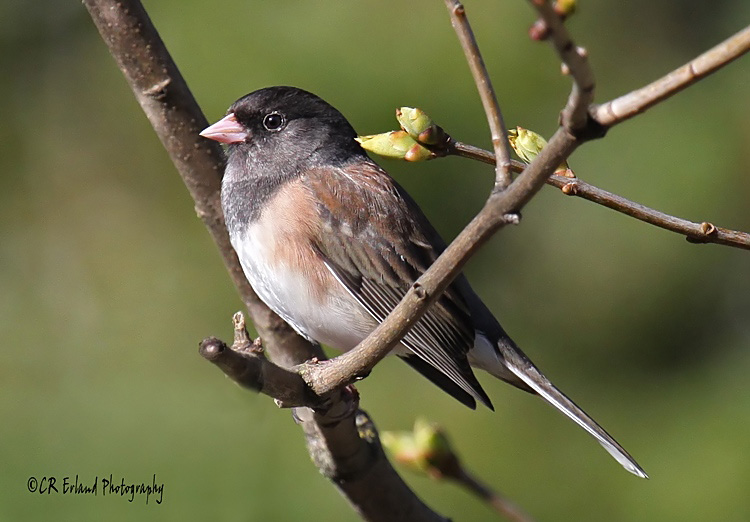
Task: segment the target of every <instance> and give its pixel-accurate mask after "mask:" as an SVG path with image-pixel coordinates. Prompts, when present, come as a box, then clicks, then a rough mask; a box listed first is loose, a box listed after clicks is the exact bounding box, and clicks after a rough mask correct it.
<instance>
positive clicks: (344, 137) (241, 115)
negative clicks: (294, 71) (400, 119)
mask: <svg viewBox="0 0 750 522" xmlns="http://www.w3.org/2000/svg"><path fill="white" fill-rule="evenodd" d="M201 135H203V136H205V137H207V138H212V139H215V140H217V141H221V142H223V143H227V144H229V150H228V153H229V162H230V164H231V163H235V162H238V161H239V162H241V163H244V166H245V169H243V171H245V172H252V175H255V176H262V175H263V174H264V172H267V171H269V170H272V171H273V172H274V173H275V174H281V173H284V174H287V175H291V174H293V173H296V172H303V171H304V170H306V169H309V168H314V167H320V166H327V165H330V166H342V165H345V164H347V163H350V162H351V161H353V160H357V159H360V160H361V159H362V157H364V156H365V153H364V151H363V150H362V148H361V147H360V146H359V144H358V143H357V142H356V141H355V140H354V138H355V137H356V133H355V132H354V129H353V128H352V126H351V125H350V124H349V122H348V121H347V120H346V118H344V116H343V115H342V114H341V113H340V112H339V111H337V110H336V109H335V108H333V107H332V106H331V105H329V104H328V103H326V102H325V101H323V100H322V99H320V98H318V97H317V96H315V95H314V94H312V93H309V92H307V91H304V90H302V89H297V88H296V87H267V88H265V89H260V90H258V91H255V92H252V93H250V94H248V95H246V96H243V97H242V98H240V99H239V100H237V101H236V102H234V103H233V104H232V106H231V107H230V108H229V110H228V111H227V116H226V117H225V118H224V119H223V120H221V121H219V122H217V123H215V124H214V125H212V126H211V127H208V128H207V129H205V130H204V131H203V132H202V133H201Z"/></svg>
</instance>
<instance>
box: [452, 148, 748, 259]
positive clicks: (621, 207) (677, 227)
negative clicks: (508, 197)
mask: <svg viewBox="0 0 750 522" xmlns="http://www.w3.org/2000/svg"><path fill="white" fill-rule="evenodd" d="M446 152H447V154H453V155H456V156H461V157H464V158H469V159H473V160H476V161H481V162H483V163H487V164H489V165H494V164H495V158H494V156H493V155H492V153H491V152H490V151H488V150H484V149H480V148H479V147H474V146H473V145H467V144H465V143H461V142H458V141H454V140H451V141H450V146H449V147H448V149H447V151H446ZM525 166H526V164H525V163H521V162H520V161H516V160H513V162H512V168H513V171H514V172H522V171H523V169H524V168H525ZM547 184H548V185H552V186H553V187H557V188H559V189H561V191H562V193H563V194H565V195H567V196H578V197H579V198H582V199H585V200H587V201H591V202H593V203H597V204H599V205H602V206H605V207H607V208H609V209H612V210H614V211H616V212H620V213H622V214H625V215H627V216H630V217H633V218H635V219H638V220H640V221H643V222H645V223H649V224H651V225H654V226H657V227H659V228H663V229H665V230H669V231H671V232H677V233H678V234H682V235H684V236H686V239H687V240H688V241H690V242H691V243H716V244H718V245H726V246H731V247H736V248H742V249H745V250H750V234H748V233H747V232H742V231H739V230H730V229H727V228H721V227H717V226H715V225H713V224H712V223H708V222H705V221H704V222H701V223H697V222H694V221H688V220H687V219H682V218H678V217H675V216H670V215H669V214H665V213H664V212H660V211H658V210H655V209H653V208H649V207H647V206H645V205H641V204H640V203H636V202H634V201H630V200H629V199H626V198H623V197H622V196H618V195H617V194H613V193H611V192H607V191H606V190H603V189H600V188H598V187H596V186H594V185H592V184H590V183H586V182H585V181H583V180H582V179H580V178H566V177H564V176H556V175H553V176H550V178H549V179H548V180H547Z"/></svg>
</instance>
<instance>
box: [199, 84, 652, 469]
mask: <svg viewBox="0 0 750 522" xmlns="http://www.w3.org/2000/svg"><path fill="white" fill-rule="evenodd" d="M201 135H202V136H204V137H206V138H210V139H213V140H216V141H219V142H222V143H227V144H228V157H227V168H226V172H225V173H224V180H223V182H222V193H221V201H222V206H223V209H224V215H225V217H226V222H227V228H228V230H229V236H230V238H231V241H232V245H233V246H234V249H235V250H236V251H237V255H238V256H239V259H240V262H241V264H242V268H243V269H244V271H245V275H246V276H247V279H248V281H250V284H251V285H252V287H253V289H254V290H255V292H256V293H257V294H258V296H259V297H260V298H261V299H262V300H263V301H264V302H265V303H266V304H267V305H268V306H269V307H270V308H271V309H272V310H273V311H275V312H276V313H277V314H279V315H280V316H281V317H282V318H283V319H284V320H285V321H286V322H288V323H289V324H290V325H291V326H292V327H294V329H295V330H296V331H297V332H299V333H300V335H302V336H303V337H305V338H307V339H309V340H310V341H312V342H319V343H323V344H326V345H329V346H331V347H333V348H336V349H339V350H349V349H351V348H353V347H354V346H356V345H357V344H358V343H359V342H360V341H362V340H363V339H364V338H365V337H366V336H367V334H368V333H369V332H370V331H372V329H373V328H374V327H375V325H377V324H378V323H379V322H380V321H383V319H384V318H385V317H386V316H387V315H388V313H389V312H390V311H391V310H392V309H393V308H394V307H395V306H396V304H397V303H398V302H399V301H400V300H401V298H402V297H403V295H404V293H405V292H406V291H407V290H408V288H409V287H410V285H411V284H412V283H413V282H414V281H415V280H416V279H417V278H418V277H419V276H420V275H421V274H422V273H423V272H424V271H425V270H427V268H428V267H429V266H430V264H431V263H432V262H433V261H434V260H435V259H436V258H437V256H438V255H439V254H440V252H442V251H443V249H444V248H445V243H444V242H443V240H442V239H441V238H440V236H439V235H438V233H437V232H436V231H435V229H434V228H433V227H432V225H430V223H429V221H427V218H426V217H425V216H424V214H423V213H422V211H421V210H420V208H419V207H418V206H417V204H416V203H415V202H414V200H412V198H411V197H410V196H409V195H408V194H407V193H406V192H405V191H404V190H403V189H402V188H401V187H400V186H399V185H398V184H397V183H396V182H395V181H394V180H393V179H392V178H391V177H390V176H389V175H388V174H387V173H386V172H385V171H384V170H383V169H381V168H380V167H379V166H378V165H377V164H375V163H374V162H373V161H372V160H371V159H370V158H369V157H368V156H367V154H366V153H365V151H364V150H363V149H362V148H361V147H360V146H359V144H358V143H357V142H356V141H355V139H354V138H355V137H356V133H355V132H354V129H353V128H352V126H351V125H350V124H349V122H348V121H347V120H346V118H344V116H343V115H341V113H340V112H339V111H337V110H336V109H334V108H333V107H332V106H330V105H329V104H328V103H326V102H325V101H323V100H321V99H320V98H318V97H317V96H315V95H314V94H311V93H309V92H306V91H303V90H301V89H297V88H294V87H269V88H266V89H261V90H258V91H255V92H253V93H251V94H248V95H247V96H244V97H243V98H240V99H239V100H237V101H236V102H235V103H234V104H233V105H232V106H231V107H230V108H229V111H228V113H227V115H226V116H225V117H224V118H223V119H222V120H220V121H218V122H217V123H215V124H213V125H211V126H210V127H208V128H207V129H205V130H204V131H203V132H201ZM393 352H394V353H395V354H396V355H398V356H399V357H401V358H402V359H403V360H405V361H406V362H407V363H409V364H410V365H411V366H412V367H414V368H415V369H416V370H418V371H419V372H421V373H422V374H423V375H425V376H426V377H427V378H428V379H430V380H431V381H432V382H434V383H435V384H437V385H438V386H439V387H441V388H442V389H443V390H445V391H446V392H448V393H449V394H451V395H452V396H453V397H455V398H456V399H458V400H459V401H461V402H462V403H464V404H466V405H467V406H469V407H471V408H474V407H475V406H476V400H479V401H480V402H482V403H484V404H486V405H487V406H488V407H490V408H491V407H492V406H491V403H490V400H489V398H488V397H487V394H486V393H485V392H484V390H483V389H482V387H481V386H480V384H479V382H478V381H477V379H476V377H474V374H473V373H472V370H471V367H470V365H471V366H474V367H477V368H481V369H483V370H486V371H487V372H489V373H490V374H492V375H494V376H496V377H498V378H500V379H502V380H504V381H506V382H508V383H510V384H512V385H514V386H517V387H518V388H521V389H522V390H526V391H528V392H532V393H537V394H539V395H540V396H541V397H543V398H544V399H545V400H547V401H548V402H549V403H550V404H552V405H553V406H555V407H556V408H557V409H559V410H560V411H562V412H563V413H564V414H565V415H567V416H568V417H570V418H571V419H572V420H573V421H575V422H576V423H577V424H578V425H579V426H581V427H582V428H583V429H585V430H586V431H587V432H589V433H590V434H591V435H592V436H593V437H594V438H596V440H598V441H599V443H600V444H601V445H602V446H604V448H605V449H606V450H607V451H608V452H609V453H610V454H611V455H612V456H613V457H614V458H615V459H616V460H617V461H618V462H619V463H620V464H622V465H623V466H624V467H625V469H627V470H628V471H630V472H631V473H633V474H635V475H638V476H639V477H646V473H645V472H644V471H643V469H641V467H640V466H639V465H638V464H637V463H636V462H635V460H633V458H632V457H631V456H630V455H628V453H627V452H626V451H625V450H624V449H623V448H622V447H621V446H620V445H619V444H618V443H617V442H616V441H615V440H614V439H613V438H612V437H610V436H609V434H607V432H605V431H604V429H602V428H601V427H600V426H599V425H598V424H597V423H596V422H594V420H593V419H591V418H590V417H589V416H588V415H587V414H586V413H585V412H583V410H581V409H580V408H579V407H578V406H576V405H575V404H574V403H573V401H571V400H570V399H568V398H567V397H566V396H565V395H564V394H563V393H562V392H561V391H560V390H558V389H557V388H556V387H555V386H553V385H552V383H551V382H550V381H549V380H547V378H546V377H545V376H544V375H543V374H542V373H541V372H540V371H539V370H538V369H537V368H536V366H534V364H533V363H532V362H531V361H530V360H529V358H528V357H526V355H525V354H524V353H523V352H522V351H521V350H520V349H519V348H518V347H517V346H516V344H515V343H514V342H513V341H512V340H511V339H510V337H508V335H507V334H506V333H505V331H504V330H503V329H502V327H501V326H500V324H499V323H498V322H497V320H496V319H495V318H494V317H493V315H492V313H491V312H490V311H489V310H488V309H487V307H486V306H485V305H484V304H483V303H482V301H481V300H480V299H479V297H477V295H476V294H475V293H474V292H473V290H472V289H471V287H470V286H469V284H468V282H467V281H466V279H465V278H464V277H463V276H460V277H459V278H457V279H456V281H455V282H454V283H453V284H452V285H451V286H450V287H449V288H448V290H446V292H445V294H444V295H443V296H442V297H441V298H440V299H439V300H438V301H437V302H436V303H435V304H434V305H433V306H432V307H431V308H430V309H429V311H428V312H427V313H426V314H425V315H424V317H423V318H422V319H421V320H420V321H419V322H418V323H417V324H416V325H415V326H414V327H413V328H412V329H411V330H410V331H409V332H408V333H407V334H406V336H405V337H404V339H403V340H402V341H401V344H399V345H397V347H396V348H395V349H394V351H393Z"/></svg>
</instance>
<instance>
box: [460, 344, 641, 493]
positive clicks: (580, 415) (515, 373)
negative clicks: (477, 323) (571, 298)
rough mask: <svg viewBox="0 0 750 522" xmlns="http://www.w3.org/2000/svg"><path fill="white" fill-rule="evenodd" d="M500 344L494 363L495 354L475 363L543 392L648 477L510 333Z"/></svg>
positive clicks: (632, 468)
mask: <svg viewBox="0 0 750 522" xmlns="http://www.w3.org/2000/svg"><path fill="white" fill-rule="evenodd" d="M484 341H485V342H487V344H489V340H488V339H484ZM496 346H497V352H495V353H496V354H497V355H498V357H497V358H494V359H495V361H493V362H494V364H491V363H490V361H491V358H489V357H486V356H484V357H480V358H472V359H473V360H472V364H473V365H476V366H478V367H479V368H482V369H483V370H486V371H488V372H489V373H491V374H492V375H494V376H496V377H498V378H500V379H503V380H505V381H508V382H510V383H511V384H515V385H516V386H518V387H519V388H522V389H526V388H527V387H528V388H529V389H530V391H533V392H535V393H537V394H539V395H540V396H541V397H543V398H544V399H545V400H546V401H547V402H549V403H550V404H552V405H553V406H554V407H555V408H557V409H558V410H560V411H561V412H563V413H564V414H565V415H567V416H568V417H569V418H570V419H571V420H573V422H575V423H576V424H578V425H579V426H580V427H582V428H583V429H584V430H586V431H587V432H588V433H589V434H590V435H591V436H592V437H594V438H595V439H596V440H597V441H598V442H599V444H601V445H602V446H603V447H604V449H605V450H607V452H608V453H609V454H610V455H612V457H614V458H615V460H616V461H617V462H619V463H620V464H621V465H622V466H623V467H624V468H625V469H626V470H628V471H629V472H631V473H632V474H634V475H637V476H639V477H641V478H648V475H647V474H646V472H645V471H643V468H641V467H640V466H639V465H638V463H637V462H636V461H635V459H634V458H633V457H631V456H630V454H629V453H628V452H627V451H625V449H624V448H623V447H622V446H620V444H618V443H617V441H616V440H615V439H613V438H612V436H611V435H610V434H609V433H607V432H606V431H604V428H602V427H601V426H599V424H597V423H596V421H594V419H592V418H591V417H589V416H588V415H587V414H586V412H585V411H583V410H582V409H581V408H579V407H578V406H577V405H576V403H574V402H573V401H572V400H570V399H569V398H568V397H567V396H566V395H565V394H564V393H563V392H561V391H560V390H558V389H557V388H556V387H555V385H554V384H552V383H551V382H550V381H549V379H547V377H545V376H544V374H543V373H542V372H541V371H539V369H538V368H537V367H536V366H534V363H532V362H531V361H530V360H529V358H528V357H527V356H526V355H525V354H524V353H523V352H522V351H521V349H520V348H518V347H517V346H516V345H515V343H513V341H512V340H511V339H510V338H509V337H507V336H502V337H501V338H500V340H499V342H497V344H496ZM493 351H494V350H493ZM485 354H486V351H485ZM509 377H510V378H509ZM518 381H520V382H518ZM519 385H520V386H519Z"/></svg>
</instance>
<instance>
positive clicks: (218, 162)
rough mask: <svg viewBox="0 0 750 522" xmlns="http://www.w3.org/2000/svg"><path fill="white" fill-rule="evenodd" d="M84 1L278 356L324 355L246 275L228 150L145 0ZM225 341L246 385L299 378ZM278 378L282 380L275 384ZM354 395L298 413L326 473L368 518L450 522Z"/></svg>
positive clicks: (288, 363) (227, 364)
mask: <svg viewBox="0 0 750 522" xmlns="http://www.w3.org/2000/svg"><path fill="white" fill-rule="evenodd" d="M84 5H85V6H86V8H87V9H88V11H89V13H90V15H91V18H92V20H93V21H94V24H95V25H96V27H97V29H98V30H99V33H100V34H101V36H102V39H103V40H104V42H105V43H106V44H107V47H108V48H109V50H110V53H111V54H112V56H113V57H114V59H115V61H116V62H117V64H118V66H119V68H120V70H121V71H122V73H123V74H124V75H125V78H126V79H127V81H128V83H129V85H130V87H131V89H132V90H133V93H134V95H135V97H136V99H137V100H138V102H139V103H140V105H141V108H142V109H143V111H144V112H145V113H146V116H147V117H148V119H149V121H150V122H151V124H152V126H153V127H154V130H155V131H156V133H157V134H158V136H159V138H160V140H161V141H162V144H163V145H164V147H165V149H166V150H167V152H168V153H169V155H170V158H171V159H172V162H173V163H174V164H175V167H177V170H178V172H179V173H180V176H181V177H182V179H183V181H184V183H185V185H186V186H187V188H188V190H189V192H190V195H191V196H192V197H193V199H194V201H195V208H196V212H197V214H198V216H199V217H200V218H201V220H202V221H203V223H204V224H205V225H206V227H207V228H208V231H209V233H210V235H211V237H212V239H213V240H214V242H215V243H216V246H217V248H218V249H219V252H220V253H221V256H222V259H223V261H224V264H225V266H226V267H227V270H228V271H229V274H230V277H231V278H232V281H233V282H234V284H235V286H236V287H237V289H238V291H239V292H240V296H241V297H242V300H243V301H244V302H245V304H246V306H247V309H248V312H249V313H250V315H251V317H252V319H253V322H254V323H255V326H256V329H257V330H258V332H259V334H260V335H261V337H262V338H263V341H264V344H265V346H266V347H267V348H269V354H270V355H271V356H272V359H273V361H274V362H276V363H277V364H279V365H280V366H284V367H292V366H294V365H296V364H299V363H302V362H304V361H306V360H308V359H311V358H314V357H317V358H319V359H323V358H324V356H323V353H322V351H321V350H320V347H318V346H313V345H311V344H310V343H308V342H307V341H305V340H304V339H302V338H301V337H300V336H298V335H297V334H296V333H294V331H293V330H292V329H291V327H289V326H288V325H287V324H286V323H285V322H284V321H282V320H281V319H280V318H279V317H278V316H276V314H274V313H273V312H272V311H271V310H270V309H268V307H266V306H265V304H263V303H262V302H261V301H260V300H259V299H258V298H257V296H256V295H255V293H254V292H253V291H252V289H251V287H250V285H249V284H248V282H247V280H246V279H245V276H244V274H243V272H242V269H241V267H240V265H239V262H238V260H237V257H236V254H235V253H234V250H233V249H232V247H231V244H230V243H229V238H228V235H227V232H226V228H225V226H224V218H223V215H222V212H221V205H220V196H219V194H220V186H221V175H222V173H223V170H224V159H223V153H222V151H221V149H220V147H219V146H218V144H216V143H214V142H211V141H209V140H204V139H201V138H199V136H198V132H200V130H201V129H203V128H205V127H206V125H207V124H208V122H207V121H206V119H205V117H204V116H203V113H202V112H201V110H200V108H199V107H198V104H197V103H196V101H195V99H194V98H193V96H192V94H191V92H190V90H189V89H188V87H187V85H186V83H185V81H184V79H183V78H182V75H181V74H180V72H179V70H178V69H177V66H176V65H175V63H174V61H173V60H172V58H171V56H170V55H169V52H168V51H167V49H166V47H165V46H164V43H163V42H162V40H161V38H160V37H159V34H158V32H157V31H156V29H155V28H154V26H153V24H152V23H151V20H150V19H149V17H148V15H147V13H146V11H145V9H144V8H143V6H142V5H141V3H140V2H139V1H138V0H84ZM225 346H226V345H223V343H221V342H220V341H218V340H214V342H213V343H208V345H205V346H203V347H202V349H203V351H205V350H207V351H208V353H213V352H215V353H214V355H216V358H217V359H216V361H220V363H219V362H217V365H219V366H220V367H221V368H222V370H225V371H227V373H228V375H230V376H232V377H235V376H242V377H240V380H241V381H242V383H243V384H244V385H250V386H251V387H252V386H253V384H252V383H253V382H255V386H257V388H256V389H261V390H264V391H266V392H268V393H274V394H275V393H277V392H278V391H279V389H280V388H281V387H283V386H286V385H288V384H290V383H292V379H293V376H291V375H289V374H285V373H283V372H281V371H277V369H273V368H272V367H271V366H269V365H270V364H271V363H268V365H266V364H264V363H263V362H260V361H259V360H258V358H257V357H256V358H255V360H253V359H252V358H251V357H234V355H232V354H229V352H231V351H232V350H225V349H224V347H225ZM222 354H223V355H222ZM245 355H248V354H245ZM263 359H264V358H263ZM266 362H268V361H266ZM253 365H255V367H252V366H253ZM278 370H280V369H278ZM282 376H283V379H282ZM275 379H282V380H280V381H279V382H278V383H276V384H274V381H275ZM292 386H293V385H292ZM295 389H296V390H297V391H299V387H297V388H294V387H292V388H290V389H289V390H286V391H284V392H283V393H282V394H281V395H280V397H281V398H282V399H283V398H286V399H287V400H290V401H291V400H293V399H294V397H295V395H294V390H295ZM349 399H351V398H350V397H349V398H347V397H346V396H343V394H341V393H336V394H332V395H330V396H328V397H326V400H327V401H328V402H327V408H326V410H325V411H324V412H317V411H313V410H310V409H308V408H298V409H297V410H295V412H296V417H297V419H299V421H300V423H301V424H302V428H303V430H304V431H305V434H306V439H307V443H308V449H309V451H310V454H311V456H312V458H313V460H314V462H315V463H316V465H318V467H319V469H320V470H321V472H322V473H323V474H324V475H325V476H327V477H328V478H330V479H331V480H332V481H333V482H334V483H335V484H336V487H337V488H338V489H339V490H340V491H341V492H342V494H343V495H344V496H345V497H346V498H347V500H348V501H349V502H350V504H351V505H352V506H353V508H354V509H355V510H356V511H357V512H358V513H359V514H360V516H362V517H363V518H364V519H366V520H371V521H383V522H387V521H411V520H417V521H442V520H444V519H443V518H442V517H440V516H439V515H437V514H436V513H435V512H433V511H432V510H431V509H430V508H429V507H427V506H426V505H425V504H424V503H423V502H422V501H421V500H420V499H419V498H418V497H417V496H416V495H415V494H414V493H413V492H412V491H411V490H410V489H409V487H408V486H407V485H406V484H405V483H404V482H403V480H402V479H401V478H400V477H399V476H398V474H397V473H396V472H395V471H394V469H393V468H392V466H391V465H390V463H389V462H388V459H387V458H386V457H385V455H384V454H383V451H382V449H381V448H380V444H379V441H378V438H377V432H376V431H375V429H374V426H372V425H371V423H370V421H369V419H368V418H367V417H366V416H364V414H363V413H362V412H358V410H357V408H356V407H352V402H351V400H349ZM363 416H364V417H363ZM360 427H362V428H361V429H360Z"/></svg>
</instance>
